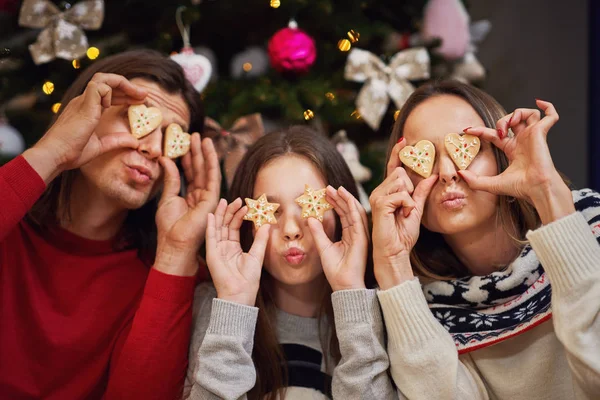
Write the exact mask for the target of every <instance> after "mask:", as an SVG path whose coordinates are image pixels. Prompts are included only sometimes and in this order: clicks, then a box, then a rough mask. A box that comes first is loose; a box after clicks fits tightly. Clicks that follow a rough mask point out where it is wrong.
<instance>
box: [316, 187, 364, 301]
mask: <svg viewBox="0 0 600 400" xmlns="http://www.w3.org/2000/svg"><path fill="white" fill-rule="evenodd" d="M327 201H328V202H329V203H330V204H331V205H332V206H333V209H334V210H335V212H336V213H337V214H338V215H339V217H340V222H341V225H342V239H341V240H340V241H339V242H336V243H333V242H332V241H331V240H330V239H329V237H328V236H327V234H326V233H325V230H324V229H323V224H322V223H321V222H319V221H318V220H317V219H315V218H309V219H308V227H309V229H310V231H311V233H312V236H313V239H314V241H315V245H316V247H317V250H318V251H319V256H320V257H321V264H322V266H323V272H324V273H325V276H326V277H327V280H328V281H329V284H330V285H331V288H332V289H333V291H337V290H346V289H364V288H365V268H366V265H367V252H368V247H369V230H368V225H367V213H366V212H365V209H364V208H363V206H362V205H361V204H360V203H359V202H358V200H356V199H355V198H354V196H352V194H351V193H350V192H348V191H347V190H346V189H345V188H343V187H340V188H339V189H338V190H335V189H334V188H333V187H331V186H327Z"/></svg>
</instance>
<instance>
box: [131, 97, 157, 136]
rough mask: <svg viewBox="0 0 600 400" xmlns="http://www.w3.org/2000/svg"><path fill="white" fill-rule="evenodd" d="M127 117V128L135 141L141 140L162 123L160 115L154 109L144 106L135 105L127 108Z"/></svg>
mask: <svg viewBox="0 0 600 400" xmlns="http://www.w3.org/2000/svg"><path fill="white" fill-rule="evenodd" d="M127 114H128V116H129V127H130V128H131V133H132V134H133V136H134V137H135V138H136V139H141V138H143V137H144V136H146V135H148V134H149V133H151V132H152V131H154V130H155V129H156V128H158V127H159V126H160V124H161V122H162V113H161V112H160V110H159V109H158V108H156V107H150V108H148V107H146V106H145V105H144V104H135V105H132V106H129V111H128V112H127Z"/></svg>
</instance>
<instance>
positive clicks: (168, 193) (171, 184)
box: [158, 157, 181, 202]
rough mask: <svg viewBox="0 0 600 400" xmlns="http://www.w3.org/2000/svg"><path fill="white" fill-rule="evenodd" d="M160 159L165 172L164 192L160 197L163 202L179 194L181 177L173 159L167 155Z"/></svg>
mask: <svg viewBox="0 0 600 400" xmlns="http://www.w3.org/2000/svg"><path fill="white" fill-rule="evenodd" d="M158 161H159V162H160V165H162V167H163V170H164V174H165V177H164V187H163V193H162V196H161V198H160V201H161V202H163V201H165V200H166V199H168V198H169V197H174V196H178V195H179V190H180V188H181V178H180V177H179V171H178V170H177V166H176V165H175V163H174V162H173V160H171V159H170V158H167V157H160V158H159V159H158Z"/></svg>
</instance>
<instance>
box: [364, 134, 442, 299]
mask: <svg viewBox="0 0 600 400" xmlns="http://www.w3.org/2000/svg"><path fill="white" fill-rule="evenodd" d="M405 146H406V141H405V140H401V141H400V142H399V143H397V144H396V145H395V146H394V148H393V149H392V154H391V156H390V160H389V162H388V165H387V177H386V179H385V180H384V181H383V182H382V183H381V185H379V186H378V187H377V188H376V189H375V190H374V191H373V192H372V193H371V197H370V198H369V202H370V203H371V208H372V211H371V214H372V217H373V264H374V269H375V271H374V272H375V278H376V279H377V283H378V284H379V286H380V287H381V288H382V289H388V288H391V287H394V286H396V285H399V284H400V283H402V282H404V281H406V280H410V279H412V278H413V277H414V276H413V273H412V269H411V265H410V259H409V256H410V252H411V250H412V248H413V247H414V245H415V244H416V242H417V239H418V238H419V231H420V227H421V219H422V218H423V212H424V209H425V201H426V200H427V197H428V196H429V193H431V189H432V188H433V185H434V184H435V182H436V181H437V178H438V177H437V175H432V176H430V177H429V178H427V179H423V180H421V181H420V182H419V183H418V184H417V187H414V186H413V183H412V182H411V180H410V178H409V177H408V174H407V173H406V171H405V170H404V168H402V167H401V166H400V165H401V164H400V158H399V157H398V153H399V152H400V150H402V149H403V148H404V147H405Z"/></svg>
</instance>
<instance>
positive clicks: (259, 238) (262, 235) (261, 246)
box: [248, 224, 271, 265]
mask: <svg viewBox="0 0 600 400" xmlns="http://www.w3.org/2000/svg"><path fill="white" fill-rule="evenodd" d="M270 229H271V225H269V224H265V225H263V226H261V227H260V228H258V230H257V231H256V234H255V235H254V243H252V247H250V251H249V252H248V254H250V255H252V256H253V257H254V258H256V259H257V260H258V262H259V263H260V264H261V265H262V263H263V260H264V259H265V251H266V249H267V242H268V241H269V231H270Z"/></svg>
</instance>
